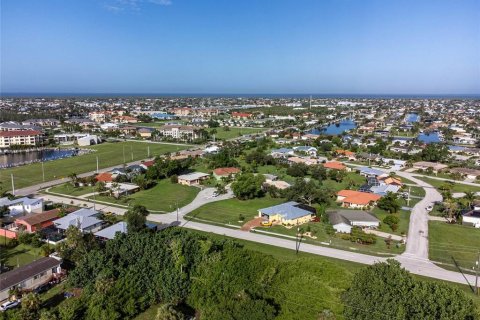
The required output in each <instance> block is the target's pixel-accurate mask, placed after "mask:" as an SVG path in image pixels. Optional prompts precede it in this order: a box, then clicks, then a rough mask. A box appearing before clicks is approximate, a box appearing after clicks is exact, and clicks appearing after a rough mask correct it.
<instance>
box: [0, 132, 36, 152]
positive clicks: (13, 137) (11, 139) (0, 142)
mask: <svg viewBox="0 0 480 320" xmlns="http://www.w3.org/2000/svg"><path fill="white" fill-rule="evenodd" d="M41 141H42V133H41V132H40V131H36V130H17V131H1V132H0V148H9V147H11V146H14V145H22V146H36V145H39V144H40V142H41Z"/></svg>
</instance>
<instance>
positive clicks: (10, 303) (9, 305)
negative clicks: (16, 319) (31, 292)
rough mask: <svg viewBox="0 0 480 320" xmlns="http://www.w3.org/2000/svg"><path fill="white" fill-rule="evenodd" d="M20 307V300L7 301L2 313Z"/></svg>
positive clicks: (2, 307) (1, 307) (1, 308)
mask: <svg viewBox="0 0 480 320" xmlns="http://www.w3.org/2000/svg"><path fill="white" fill-rule="evenodd" d="M18 305H20V300H13V301H7V302H5V303H4V304H2V305H1V306H0V311H7V310H8V309H13V308H15V307H17V306H18Z"/></svg>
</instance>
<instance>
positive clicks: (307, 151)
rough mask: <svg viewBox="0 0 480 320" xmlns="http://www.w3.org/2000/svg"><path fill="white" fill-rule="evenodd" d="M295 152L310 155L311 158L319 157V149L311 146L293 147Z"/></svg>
mask: <svg viewBox="0 0 480 320" xmlns="http://www.w3.org/2000/svg"><path fill="white" fill-rule="evenodd" d="M293 150H295V152H299V153H300V154H308V155H309V156H312V157H316V156H317V148H315V147H310V146H297V147H293Z"/></svg>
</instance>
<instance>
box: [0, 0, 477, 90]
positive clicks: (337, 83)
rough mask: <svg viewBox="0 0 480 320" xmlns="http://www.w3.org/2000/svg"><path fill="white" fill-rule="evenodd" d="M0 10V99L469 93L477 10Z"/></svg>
mask: <svg viewBox="0 0 480 320" xmlns="http://www.w3.org/2000/svg"><path fill="white" fill-rule="evenodd" d="M1 5H2V7H1V40H0V41H1V75H0V76H1V84H0V85H1V87H0V88H1V91H2V92H38V93H41V92H46V93H48V92H57V93H61V92H68V93H102V92H104V93H107V92H108V93H307V94H309V93H349V94H368V93H374V94H426V93H430V94H454V93H462V94H463V93H466V94H479V93H480V0H473V1H469V0H462V1H460V0H459V1H455V0H431V1H429V0H421V1H418V0H415V1H413V0H412V1H410V0H391V1H390V0H388V1H386V0H381V1H372V0H322V1H320V0H251V1H250V0H242V1H233V0H232V1H230V0H217V1H209V0H81V1H76V0H75V1H66V0H42V1H39V0H3V1H2V4H1Z"/></svg>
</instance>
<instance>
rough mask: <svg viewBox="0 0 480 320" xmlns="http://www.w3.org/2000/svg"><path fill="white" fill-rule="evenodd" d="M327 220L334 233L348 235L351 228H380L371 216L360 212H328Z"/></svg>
mask: <svg viewBox="0 0 480 320" xmlns="http://www.w3.org/2000/svg"><path fill="white" fill-rule="evenodd" d="M328 219H329V221H330V223H331V224H332V226H333V228H334V229H335V231H336V232H341V233H350V232H352V227H354V226H358V227H361V228H367V229H374V228H378V227H379V226H380V220H378V219H377V218H376V217H375V216H374V215H373V214H371V213H369V212H366V211H362V210H336V211H332V212H328Z"/></svg>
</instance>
